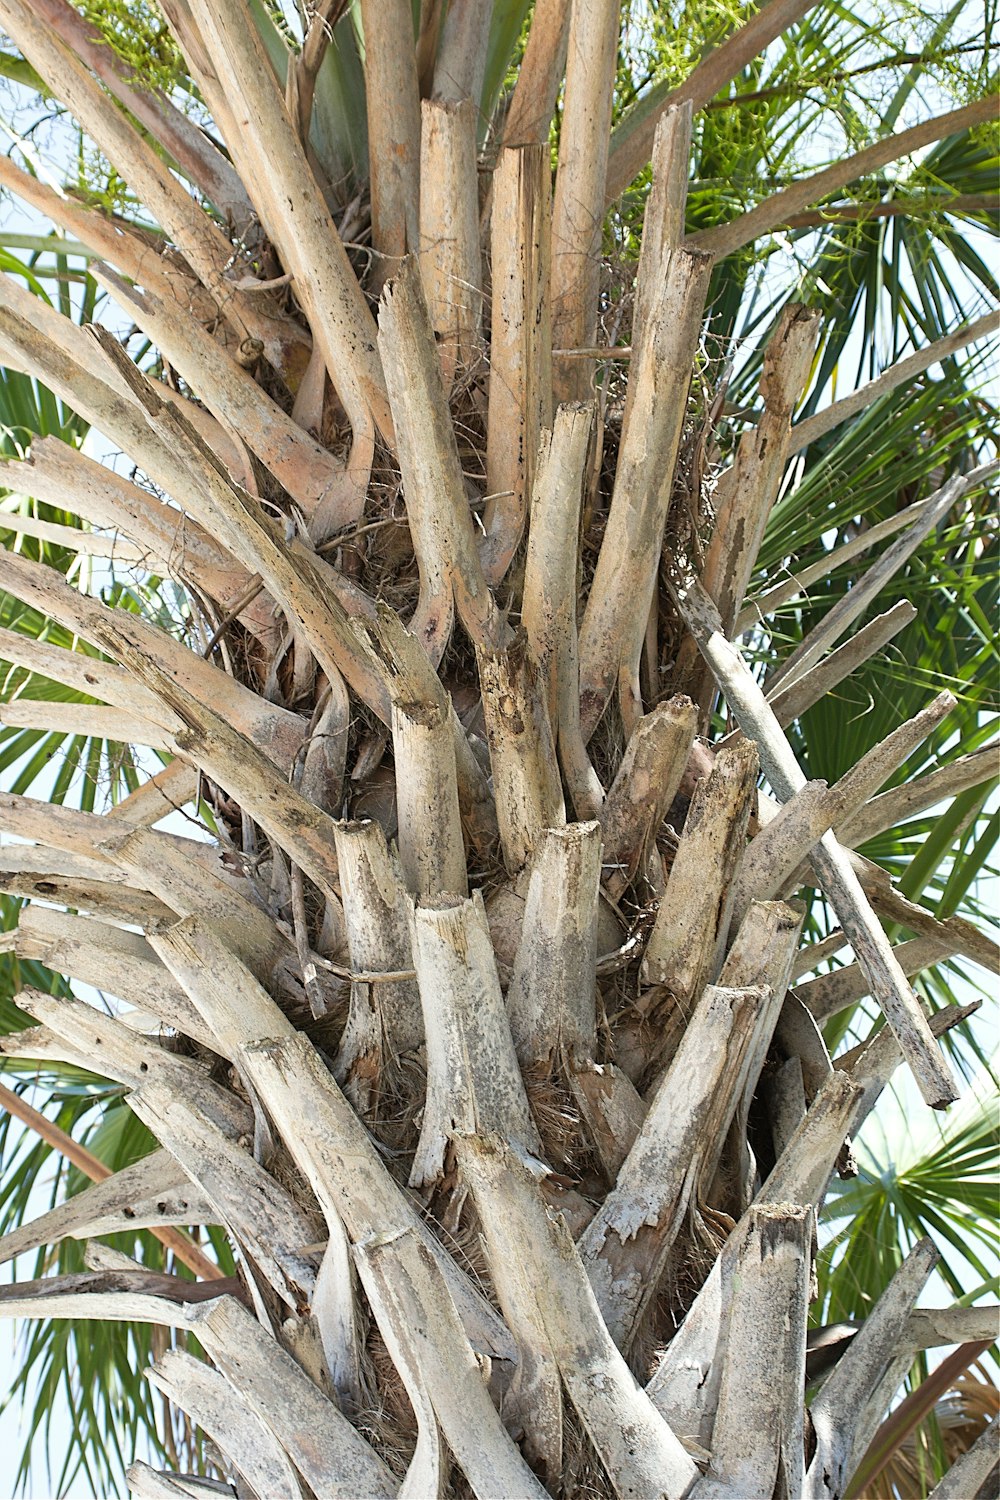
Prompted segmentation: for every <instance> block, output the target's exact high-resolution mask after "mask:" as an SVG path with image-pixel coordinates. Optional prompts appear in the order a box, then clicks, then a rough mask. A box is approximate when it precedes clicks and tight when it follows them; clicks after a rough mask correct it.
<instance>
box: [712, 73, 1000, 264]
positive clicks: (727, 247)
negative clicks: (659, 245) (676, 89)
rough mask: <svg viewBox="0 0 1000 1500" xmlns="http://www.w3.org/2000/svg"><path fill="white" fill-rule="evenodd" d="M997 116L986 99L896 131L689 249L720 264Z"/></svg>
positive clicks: (775, 196)
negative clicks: (795, 218) (850, 187)
mask: <svg viewBox="0 0 1000 1500" xmlns="http://www.w3.org/2000/svg"><path fill="white" fill-rule="evenodd" d="M995 114H996V101H995V100H994V99H993V97H992V96H991V95H987V97H986V98H984V99H979V100H977V101H976V102H975V103H974V104H966V105H964V106H963V107H962V108H961V109H953V110H950V111H949V112H948V113H946V114H940V115H934V116H932V117H931V119H929V120H923V121H922V122H921V123H920V124H919V125H913V126H911V127H910V129H909V130H900V131H897V132H896V134H895V135H889V136H886V137H885V138H884V139H883V140H881V141H876V142H875V143H874V145H871V146H866V147H865V149H864V150H863V151H856V152H855V153H854V154H853V155H851V156H844V157H842V158H841V159H840V161H838V162H837V163H836V164H835V165H834V166H831V167H825V168H824V169H823V171H821V172H814V173H813V174H812V176H810V177H802V178H800V179H799V181H798V182H796V183H795V184H794V185H793V186H792V187H787V188H784V189H783V190H782V191H781V192H780V193H774V194H772V196H771V197H770V198H765V199H764V201H763V203H758V205H757V207H756V208H752V209H750V210H748V212H746V213H743V214H739V215H738V216H737V217H736V218H735V219H730V220H729V222H728V223H727V224H720V225H718V226H717V227H716V228H715V229H703V230H702V231H701V233H700V234H694V235H691V237H690V244H691V245H692V246H696V247H697V248H698V249H699V250H705V251H707V252H708V253H709V254H710V255H712V256H713V257H714V258H715V259H716V260H721V259H723V257H725V256H727V255H732V254H733V252H734V251H736V250H739V249H741V248H742V246H744V245H749V244H751V243H752V241H753V240H756V239H760V238H761V237H762V236H763V235H765V234H769V233H770V231H771V230H772V229H776V228H777V227H778V225H779V224H785V223H787V222H788V219H789V216H790V215H792V214H796V213H798V212H799V211H800V210H801V209H804V208H808V207H809V206H810V204H812V203H819V202H820V201H821V200H822V199H823V198H825V197H827V195H828V194H829V193H833V192H836V190H837V189H838V188H842V187H845V186H846V185H847V184H848V183H849V182H855V181H857V179H858V178H860V177H867V176H868V175H869V173H871V172H877V171H878V170H879V169H880V168H881V167H885V166H888V164H889V162H892V161H898V160H899V158H900V157H902V156H910V155H912V154H913V152H915V151H919V150H921V149H922V148H923V147H924V146H930V145H932V144H933V143H934V142H935V141H941V140H944V139H945V137H946V136H949V135H957V134H958V133H959V132H960V131H963V130H969V129H971V128H972V126H974V125H982V124H985V123H986V121H987V120H992V119H993V118H994V116H995Z"/></svg>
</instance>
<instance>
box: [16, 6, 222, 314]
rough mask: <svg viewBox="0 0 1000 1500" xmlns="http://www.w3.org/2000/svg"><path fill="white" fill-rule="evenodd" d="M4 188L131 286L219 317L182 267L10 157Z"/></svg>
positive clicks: (192, 310) (190, 310) (192, 309)
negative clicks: (23, 168)
mask: <svg viewBox="0 0 1000 1500" xmlns="http://www.w3.org/2000/svg"><path fill="white" fill-rule="evenodd" d="M73 14H74V15H75V14H76V12H75V11H74V12H73ZM0 184H2V185H3V186H4V187H5V188H7V189H8V190H9V191H10V192H12V193H15V194H16V195H17V196H18V197H19V198H21V199H23V201H24V202H25V203H27V204H29V205H30V206H31V207H32V208H34V209H35V210H37V212H38V213H40V214H44V216H45V217H46V218H47V219H51V220H52V222H53V224H58V225H59V227H60V229H62V230H64V231H65V232H66V233H67V234H73V235H76V237H77V238H78V239H79V240H80V242H81V243H82V244H84V245H86V246H87V248H88V249H89V250H91V251H93V253H94V254H95V255H96V256H99V257H100V258H101V259H102V260H106V261H109V262H110V263H111V265H113V266H117V267H118V269H119V270H120V271H121V273H122V275H123V276H127V277H128V278H129V279H130V280H131V281H134V282H136V283H138V285H140V286H146V287H149V288H150V290H152V291H155V292H157V293H158V295H159V296H161V297H163V298H164V300H165V301H168V302H169V301H170V300H171V299H172V300H174V301H176V302H177V304H178V305H179V306H180V307H182V308H185V309H186V310H187V311H188V312H191V313H193V314H194V315H195V316H196V317H198V318H200V319H204V320H205V321H211V320H212V319H213V318H217V317H218V308H217V307H216V304H215V302H214V301H213V299H212V298H211V296H210V295H209V293H208V292H207V291H206V290H205V289H204V287H203V286H202V284H201V283H200V282H199V281H198V280H196V278H195V277H194V276H192V275H191V273H190V272H189V271H188V270H187V269H186V268H185V267H184V266H183V265H181V264H178V263H176V262H175V261H174V260H171V259H170V258H169V257H168V256H167V255H164V254H161V253H160V251H159V250H157V249H156V248H155V247H154V246H153V245H152V244H150V242H149V240H148V239H144V238H143V237H142V236H141V235H139V234H138V233H136V232H135V231H134V230H131V229H129V228H128V227H127V226H126V225H124V224H122V223H120V222H118V221H117V220H112V219H108V218H105V216H104V215H103V214H102V213H100V212H99V211H98V210H97V209H96V208H88V207H86V206H85V205H84V204H82V203H79V202H78V201H77V200H76V199H75V198H71V197H69V196H68V195H67V194H66V193H59V192H56V190H55V189H54V188H52V187H49V186H48V185H47V184H46V183H44V182H42V181H41V179H40V178H38V177H32V176H31V174H30V173H29V172H22V171H21V170H20V168H18V167H16V166H15V165H14V163H13V161H12V160H11V159H10V157H9V156H2V157H0ZM58 245H59V241H58V239H53V241H52V248H53V250H57V249H58Z"/></svg>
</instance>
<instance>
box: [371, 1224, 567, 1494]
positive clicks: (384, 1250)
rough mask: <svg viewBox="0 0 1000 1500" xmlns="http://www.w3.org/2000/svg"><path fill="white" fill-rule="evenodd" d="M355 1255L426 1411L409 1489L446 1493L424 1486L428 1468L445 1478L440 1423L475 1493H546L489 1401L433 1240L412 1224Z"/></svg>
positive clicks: (393, 1350)
mask: <svg viewBox="0 0 1000 1500" xmlns="http://www.w3.org/2000/svg"><path fill="white" fill-rule="evenodd" d="M354 1258H355V1264H356V1265H357V1268H358V1274H359V1275H360V1277H361V1280H362V1283H363V1285H364V1288H365V1293H366V1295H367V1297H368V1301H369V1303H370V1304H371V1307H372V1310H373V1312H374V1314H375V1319H376V1321H377V1323H378V1326H379V1330H380V1332H381V1334H382V1337H383V1338H384V1339H385V1342H386V1345H387V1347H388V1350H389V1353H390V1355H391V1357H392V1359H393V1363H394V1365H395V1368H396V1369H397V1371H398V1372H399V1374H400V1376H401V1378H402V1380H403V1382H404V1385H405V1387H406V1391H407V1395H408V1398H409V1400H410V1404H411V1406H412V1408H413V1409H414V1411H416V1412H417V1413H419V1415H420V1418H421V1421H420V1437H421V1439H422V1441H421V1442H420V1447H419V1449H418V1457H417V1459H416V1460H415V1463H414V1467H412V1468H411V1469H410V1471H409V1474H408V1476H407V1479H408V1481H409V1482H408V1483H407V1486H406V1489H405V1491H404V1492H403V1493H405V1494H408V1495H410V1496H412V1497H414V1500H416V1496H417V1495H421V1496H423V1495H426V1494H428V1493H432V1494H436V1493H439V1490H438V1489H434V1490H432V1491H430V1492H428V1491H427V1490H426V1489H425V1488H417V1486H418V1485H426V1484H427V1482H428V1474H429V1473H430V1474H432V1476H433V1479H432V1481H431V1482H433V1481H434V1480H436V1482H437V1484H438V1485H441V1484H442V1481H443V1478H444V1475H443V1472H442V1471H441V1469H440V1468H439V1464H440V1462H441V1460H440V1459H438V1461H437V1462H433V1461H432V1460H431V1457H430V1455H429V1454H428V1453H427V1448H428V1446H430V1445H434V1446H435V1447H436V1444H437V1438H436V1435H435V1436H432V1435H431V1433H429V1432H428V1428H431V1429H435V1428H436V1427H437V1426H440V1429H441V1434H442V1436H443V1437H444V1438H445V1439H446V1440H447V1442H448V1446H449V1448H450V1449H451V1451H452V1452H453V1453H454V1455H455V1458H456V1460H457V1462H458V1464H459V1467H460V1468H461V1469H462V1470H463V1472H464V1473H465V1475H466V1476H467V1478H468V1479H469V1482H470V1486H471V1489H472V1493H473V1494H475V1495H483V1496H486V1495H495V1496H501V1495H504V1496H507V1495H517V1496H518V1497H519V1500H520V1497H522V1496H523V1500H545V1497H546V1496H547V1494H548V1492H547V1490H546V1489H545V1488H544V1487H543V1486H542V1485H541V1484H540V1483H539V1482H538V1480H537V1479H536V1478H535V1476H534V1474H533V1473H532V1472H531V1470H530V1469H529V1468H528V1465H527V1464H526V1463H525V1461H524V1459H523V1458H522V1456H521V1454H520V1452H519V1451H518V1449H517V1446H516V1445H515V1443H514V1442H513V1440H512V1438H511V1437H510V1435H509V1434H508V1432H507V1430H506V1428H505V1427H504V1425H503V1423H502V1422H501V1420H500V1416H499V1413H498V1412H497V1409H496V1407H495V1406H494V1405H493V1402H492V1401H491V1400H490V1397H489V1394H488V1393H487V1390H486V1386H485V1385H484V1383H483V1379H482V1376H481V1374H480V1370H479V1366H478V1364H477V1362H476V1360H475V1358H474V1357H473V1351H472V1350H471V1349H470V1347H469V1342H468V1339H467V1338H466V1337H465V1335H464V1333H463V1331H462V1325H461V1323H460V1322H459V1320H458V1317H457V1315H456V1308H455V1305H454V1302H453V1301H452V1299H451V1297H450V1296H449V1295H448V1289H447V1287H446V1286H445V1284H444V1281H443V1279H442V1277H441V1273H440V1268H439V1267H438V1266H437V1265H435V1262H434V1257H433V1255H432V1253H431V1251H430V1249H429V1248H428V1246H427V1245H426V1244H425V1243H424V1244H422V1243H420V1241H419V1239H418V1238H417V1236H416V1234H415V1233H414V1231H413V1230H412V1229H406V1230H403V1231H400V1232H398V1233H396V1234H393V1235H388V1234H386V1235H378V1236H372V1237H370V1238H365V1239H363V1240H361V1242H360V1243H358V1244H357V1245H356V1246H355V1248H354ZM425 1326H431V1327H433V1329H434V1342H433V1345H432V1344H431V1342H430V1340H428V1339H427V1338H426V1337H425V1336H423V1334H422V1329H423V1328H424V1327H425ZM418 1441H419V1440H418ZM435 1457H437V1455H436V1454H435Z"/></svg>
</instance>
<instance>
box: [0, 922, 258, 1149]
mask: <svg viewBox="0 0 1000 1500" xmlns="http://www.w3.org/2000/svg"><path fill="white" fill-rule="evenodd" d="M163 925H164V927H169V926H170V922H169V921H168V922H166V923H164V924H163ZM16 1004H17V1006H18V1007H19V1009H21V1010H23V1011H24V1012H25V1013H26V1014H27V1015H29V1016H30V1017H31V1018H32V1020H36V1021H38V1022H39V1024H40V1029H42V1030H44V1031H45V1032H46V1033H48V1034H49V1035H50V1036H52V1037H53V1038H57V1039H58V1041H59V1043H60V1044H61V1045H63V1046H64V1047H65V1048H66V1049H68V1050H69V1051H71V1052H76V1053H78V1054H82V1055H83V1056H84V1057H86V1056H87V1055H88V1049H92V1048H93V1047H94V1046H95V1045H96V1046H98V1047H99V1048H100V1049H101V1063H102V1066H103V1067H104V1068H105V1069H106V1070H107V1073H106V1076H107V1077H108V1078H114V1079H116V1080H117V1081H118V1082H119V1083H122V1084H124V1085H126V1086H127V1087H128V1088H130V1089H137V1088H139V1087H140V1086H141V1085H142V1084H144V1083H153V1082H159V1083H162V1084H163V1086H164V1088H165V1089H169V1090H172V1091H173V1092H174V1093H176V1094H177V1096H178V1098H179V1099H180V1100H182V1101H183V1102H184V1107H185V1109H187V1110H188V1111H190V1113H191V1115H192V1116H193V1117H194V1116H197V1115H198V1114H202V1115H203V1116H204V1118H205V1122H206V1124H208V1125H211V1126H212V1127H213V1128H214V1129H216V1130H218V1131H220V1132H221V1133H222V1134H223V1135H225V1136H226V1137H227V1138H228V1139H229V1140H233V1141H235V1140H238V1138H239V1136H240V1135H241V1134H242V1133H243V1132H244V1131H245V1130H246V1129H247V1127H248V1126H249V1125H250V1124H251V1121H252V1116H251V1112H250V1110H249V1109H248V1108H247V1106H246V1105H245V1104H244V1103H243V1102H242V1101H241V1100H239V1099H237V1098H236V1096H235V1095H234V1094H233V1093H231V1092H230V1091H229V1090H228V1089H226V1088H223V1086H222V1085H221V1084H218V1083H215V1082H214V1081H213V1080H212V1079H210V1078H209V1076H208V1074H207V1073H206V1071H205V1069H204V1068H203V1067H202V1066H201V1064H200V1063H196V1062H194V1061H193V1060H192V1059H191V1058H188V1057H181V1056H179V1055H178V1054H176V1053H174V1052H171V1051H170V1050H169V1049H167V1048H165V1047H164V1046H162V1045H161V1043H160V1042H158V1041H156V1040H154V1039H153V1038H151V1037H146V1036H141V1035H139V1034H138V1033H136V1032H133V1031H131V1030H129V1028H128V1027H127V1026H125V1025H124V1024H123V1023H122V1022H121V1021H119V1020H116V1019H115V1018H114V1017H113V1016H109V1015H106V1014H105V1013H104V1012H103V1011H102V1010H99V1009H97V1008H96V1007H95V1006H93V1005H87V1004H85V1002H84V1001H82V1000H77V999H76V998H74V997H72V996H69V995H60V996H56V995H47V994H45V993H43V992H42V991H41V990H35V989H27V990H22V991H21V992H20V994H19V995H18V996H17V999H16ZM214 1029H215V1028H214V1027H213V1028H212V1030H214ZM27 1040H34V1039H33V1038H30V1037H29V1036H28V1035H27V1034H26V1033H23V1032H14V1033H12V1034H11V1035H10V1036H8V1037H6V1038H4V1040H3V1043H2V1047H3V1050H4V1053H5V1054H6V1055H7V1056H17V1055H23V1045H24V1042H25V1041H27ZM168 1149H169V1147H168Z"/></svg>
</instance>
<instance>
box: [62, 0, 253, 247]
mask: <svg viewBox="0 0 1000 1500" xmlns="http://www.w3.org/2000/svg"><path fill="white" fill-rule="evenodd" d="M32 3H33V6H34V9H35V11H36V12H37V14H38V15H39V16H41V17H42V18H43V19H44V20H45V21H47V22H48V24H49V25H50V26H51V27H52V30H53V31H54V32H55V33H56V35H57V36H59V37H60V38H61V39H62V41H64V42H65V43H66V45H67V46H68V47H69V48H70V50H71V51H72V52H74V53H75V54H76V56H77V57H79V58H80V59H81V61H82V62H85V63H86V65H87V67H88V68H90V69H91V71H92V72H94V73H96V74H97V77H98V78H99V79H100V80H101V82H102V83H103V84H104V86H105V87H106V88H107V90H108V92H109V93H111V94H113V95H114V97H115V98H116V99H117V100H118V102H119V104H123V105H124V106H125V108H126V109H127V110H128V112H129V114H130V115H132V116H133V118H134V119H136V120H138V121H139V124H140V125H142V126H143V127H144V128H145V129H146V130H147V131H148V132H149V134H150V136H151V137H152V139H153V140H154V141H156V142H157V143H158V144H159V145H160V146H162V147H163V149H164V150H165V151H167V152H168V153H169V154H170V155H171V156H172V157H173V159H174V161H175V162H176V163H177V165H178V167H179V168H180V169H181V171H182V172H183V173H184V174H185V175H186V176H187V177H188V178H189V179H190V180H191V181H192V182H193V183H194V184H195V185H196V186H197V187H199V188H200V189H201V191H202V192H203V193H204V194H205V197H206V198H208V199H210V200H211V202H212V203H213V204H214V205H215V208H216V209H217V210H218V212H219V214H220V216H221V218H222V219H223V220H224V221H225V222H227V223H229V224H230V225H231V226H232V227H233V228H234V229H235V230H236V232H237V234H241V235H242V234H245V233H246V232H247V231H248V230H249V228H250V226H251V222H252V219H253V206H252V204H251V202H250V199H249V198H248V197H247V195H246V189H245V188H244V186H243V184H242V182H241V181H240V179H239V176H238V174H237V173H236V172H235V171H234V170H233V166H232V163H231V162H229V161H227V159H226V157H225V156H223V154H222V152H221V151H220V150H219V149H218V147H216V146H214V145H213V144H212V142H211V141H210V140H209V138H208V136H207V135H206V134H205V132H204V131H203V130H201V129H199V127H198V126H197V125H196V124H195V122H194V121H193V120H190V119H188V117H187V115H184V114H182V113H181V111H180V110H179V109H176V108H175V107H174V105H173V104H171V102H170V100H169V99H167V98H166V97H165V96H164V95H163V94H162V93H160V92H158V91H156V90H153V89H150V88H148V87H146V86H145V85H144V84H141V83H140V84H139V85H138V87H134V86H133V83H132V79H131V69H130V68H129V65H128V64H127V63H125V62H123V61H122V60H121V59H120V58H119V57H118V55H117V53H116V52H115V50H114V48H113V47H111V46H109V45H108V43H107V42H106V41H105V40H104V38H103V37H102V36H101V34H100V32H99V31H98V29H97V27H96V26H92V25H91V24H90V22H89V21H87V20H86V19H85V18H84V17H83V16H81V15H80V13H79V12H78V11H76V10H74V9H73V7H72V6H71V5H70V4H68V0H32ZM122 269H123V270H124V267H123V268H122Z"/></svg>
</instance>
